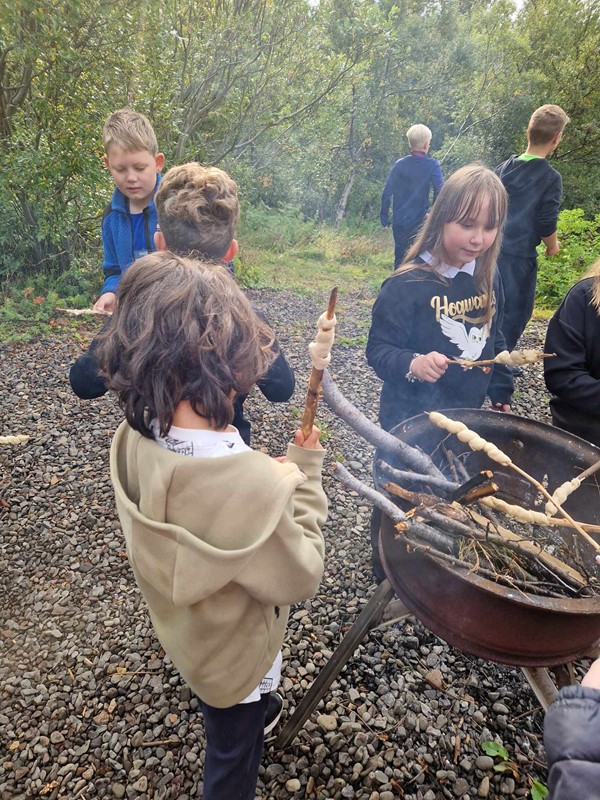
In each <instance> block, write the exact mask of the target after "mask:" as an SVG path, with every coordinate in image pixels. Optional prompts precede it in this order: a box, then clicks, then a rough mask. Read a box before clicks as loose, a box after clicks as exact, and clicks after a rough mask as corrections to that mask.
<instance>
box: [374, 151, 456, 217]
mask: <svg viewBox="0 0 600 800" xmlns="http://www.w3.org/2000/svg"><path fill="white" fill-rule="evenodd" d="M443 185H444V178H443V177H442V170H441V168H440V165H439V162H438V161H436V160H435V158H430V156H426V155H417V156H415V155H410V156H405V157H404V158H401V159H400V160H399V161H396V163H395V164H394V166H393V167H392V169H391V170H390V174H389V175H388V179H387V181H386V183H385V187H384V189H383V194H382V196H381V211H380V213H379V218H380V220H381V224H382V225H383V226H384V227H385V226H387V225H389V224H390V202H391V201H392V199H393V217H392V220H393V223H394V225H406V226H407V227H410V226H413V225H414V226H416V225H418V224H419V223H420V222H421V220H422V219H423V217H424V216H425V214H426V213H427V210H428V208H429V191H430V188H431V187H433V199H434V200H435V198H436V197H437V196H438V194H439V191H440V189H441V188H442V186H443Z"/></svg>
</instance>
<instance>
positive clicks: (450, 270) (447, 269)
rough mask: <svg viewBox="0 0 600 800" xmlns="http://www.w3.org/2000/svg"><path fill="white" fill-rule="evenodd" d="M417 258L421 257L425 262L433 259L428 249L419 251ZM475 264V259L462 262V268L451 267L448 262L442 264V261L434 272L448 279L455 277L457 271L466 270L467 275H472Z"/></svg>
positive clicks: (428, 262)
mask: <svg viewBox="0 0 600 800" xmlns="http://www.w3.org/2000/svg"><path fill="white" fill-rule="evenodd" d="M419 258H422V259H423V261H425V262H426V263H427V264H431V262H432V261H433V256H432V254H431V253H430V252H429V250H424V251H423V252H422V253H419ZM475 265H476V261H475V259H473V261H469V262H467V263H466V264H464V265H463V267H462V269H458V268H457V267H451V266H450V264H444V262H442V263H441V264H438V266H437V267H436V272H438V273H439V274H440V275H441V276H442V277H443V278H450V279H452V278H455V277H456V276H457V275H458V273H459V272H466V273H467V274H468V275H471V276H472V275H474V274H475Z"/></svg>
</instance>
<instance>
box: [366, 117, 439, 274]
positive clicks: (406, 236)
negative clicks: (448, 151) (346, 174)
mask: <svg viewBox="0 0 600 800" xmlns="http://www.w3.org/2000/svg"><path fill="white" fill-rule="evenodd" d="M406 137H407V139H408V146H409V148H410V155H409V156H405V157H404V158H401V159H399V160H398V161H396V163H395V164H394V166H393V167H392V169H391V170H390V174H389V175H388V179H387V181H386V183H385V188H384V190H383V194H382V196H381V211H380V214H379V218H380V220H381V224H382V225H383V227H384V228H388V227H389V224H390V201H391V200H393V216H392V231H393V233H394V243H395V248H394V269H396V268H397V267H399V266H400V264H401V263H402V260H403V259H404V255H405V253H406V251H407V250H408V248H409V247H410V245H411V244H412V242H413V240H414V238H415V236H416V234H417V231H418V230H419V227H420V226H421V223H422V222H423V220H424V219H425V215H426V214H427V211H428V209H429V191H430V188H433V199H434V200H435V198H436V197H437V196H438V194H439V191H440V189H441V188H442V186H443V185H444V178H443V176H442V170H441V168H440V165H439V162H438V161H436V160H435V158H430V157H429V156H428V155H427V153H428V151H429V145H430V144H431V131H430V130H429V128H428V127H427V125H412V126H411V127H410V128H409V129H408V131H407V132H406Z"/></svg>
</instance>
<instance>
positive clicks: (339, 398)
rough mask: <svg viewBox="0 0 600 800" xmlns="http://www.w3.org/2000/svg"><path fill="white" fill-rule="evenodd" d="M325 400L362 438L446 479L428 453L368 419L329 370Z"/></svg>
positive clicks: (425, 470)
mask: <svg viewBox="0 0 600 800" xmlns="http://www.w3.org/2000/svg"><path fill="white" fill-rule="evenodd" d="M322 387H323V399H324V400H325V402H326V403H327V405H328V406H329V408H330V409H331V410H332V411H333V412H334V414H336V416H338V417H339V418H340V419H343V420H344V422H346V423H347V424H348V425H349V426H350V427H351V428H352V429H353V430H355V431H356V433H358V434H359V435H360V436H362V437H363V439H366V440H367V442H370V444H372V445H373V446H374V447H379V448H381V449H382V450H385V451H386V452H388V453H391V454H392V455H395V456H397V457H398V458H400V459H401V460H402V461H403V462H404V463H405V464H406V466H407V467H410V469H414V470H415V472H422V473H425V474H426V475H433V476H434V477H436V478H443V475H442V473H441V472H440V471H439V469H438V468H437V467H436V466H435V464H434V463H433V461H432V460H431V459H430V458H429V456H428V455H426V454H425V453H422V452H421V451H420V450H417V449H416V448H414V447H410V445H408V444H405V442H403V441H402V440H401V439H396V437H395V436H392V434H391V433H388V432H387V431H384V430H382V429H381V428H380V427H379V425H375V423H374V422H371V420H369V419H367V417H365V415H364V414H363V413H362V412H360V411H359V410H358V409H357V408H356V406H354V405H352V403H351V402H350V401H349V400H346V398H345V397H344V395H343V394H342V393H341V392H340V390H339V389H338V387H337V386H336V384H335V382H334V380H333V378H332V377H331V375H330V374H329V370H325V372H324V374H323V382H322Z"/></svg>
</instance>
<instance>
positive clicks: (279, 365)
mask: <svg viewBox="0 0 600 800" xmlns="http://www.w3.org/2000/svg"><path fill="white" fill-rule="evenodd" d="M273 350H274V351H275V352H276V353H277V358H276V359H275V361H274V362H273V363H272V364H271V366H270V367H269V371H268V372H267V374H266V375H265V377H264V378H261V379H260V380H259V381H258V383H257V386H258V388H259V389H260V390H261V392H262V393H263V394H264V396H265V397H266V398H267V400H270V401H271V403H285V401H286V400H289V399H290V397H291V396H292V395H293V394H294V389H295V388H296V378H295V377H294V370H293V369H292V368H291V367H290V365H289V364H288V362H287V361H286V359H285V356H284V355H283V353H282V352H281V350H280V349H279V344H278V343H277V341H275V342H273Z"/></svg>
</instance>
